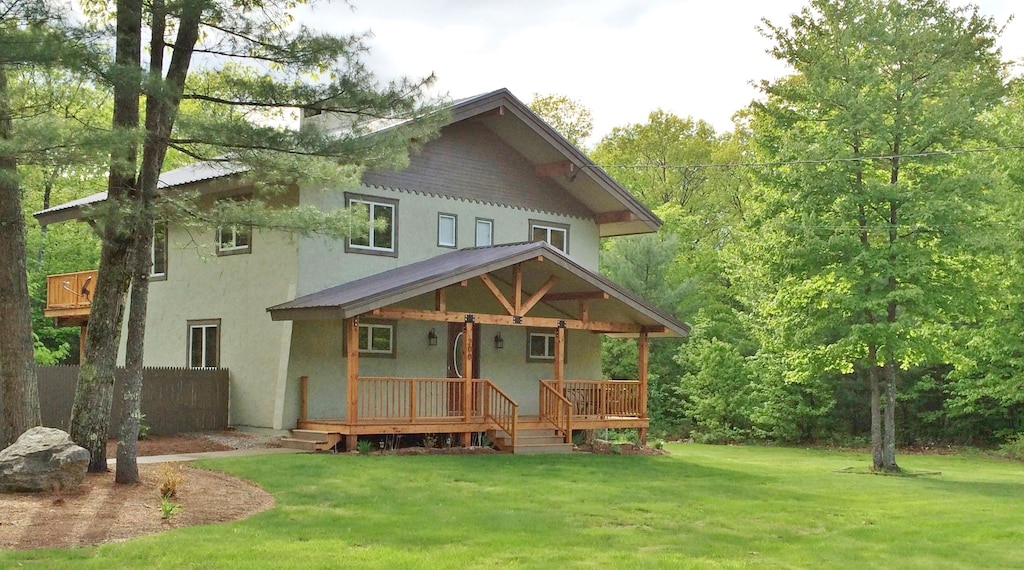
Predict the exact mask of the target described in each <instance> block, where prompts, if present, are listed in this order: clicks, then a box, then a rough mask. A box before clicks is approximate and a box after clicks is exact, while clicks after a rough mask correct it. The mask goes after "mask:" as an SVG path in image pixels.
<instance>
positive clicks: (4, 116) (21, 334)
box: [0, 66, 40, 447]
mask: <svg viewBox="0 0 1024 570" xmlns="http://www.w3.org/2000/svg"><path fill="white" fill-rule="evenodd" d="M7 97H8V91H7V71H6V69H5V68H4V67H3V66H0V141H6V140H9V139H10V138H12V136H13V129H14V127H13V123H12V121H11V111H10V106H9V104H8V98H7ZM25 263H26V261H25V214H24V212H22V211H21V188H20V186H19V184H18V163H17V160H16V159H15V158H14V157H13V156H0V315H2V316H3V325H0V394H2V397H0V402H2V405H0V412H2V414H0V415H2V417H3V420H2V422H0V443H2V444H3V447H7V446H8V445H10V444H12V443H14V441H15V440H16V439H18V436H20V435H21V434H22V433H23V432H24V431H25V430H27V429H28V428H30V427H33V426H37V425H39V423H40V422H39V393H38V385H37V383H36V361H35V352H34V348H33V342H32V316H31V313H30V310H29V296H28V270H27V268H26V265H25Z"/></svg>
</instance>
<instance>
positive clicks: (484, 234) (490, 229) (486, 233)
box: [476, 218, 494, 247]
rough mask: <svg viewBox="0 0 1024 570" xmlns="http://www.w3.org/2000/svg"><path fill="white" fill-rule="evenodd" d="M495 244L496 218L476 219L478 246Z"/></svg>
mask: <svg viewBox="0 0 1024 570" xmlns="http://www.w3.org/2000/svg"><path fill="white" fill-rule="evenodd" d="M485 245H494V220H485V219H483V218H477V219H476V246H477V247H482V246H485Z"/></svg>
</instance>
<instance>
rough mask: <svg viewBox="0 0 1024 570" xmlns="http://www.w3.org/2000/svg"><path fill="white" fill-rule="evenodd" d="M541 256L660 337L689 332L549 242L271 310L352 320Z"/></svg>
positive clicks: (385, 277)
mask: <svg viewBox="0 0 1024 570" xmlns="http://www.w3.org/2000/svg"><path fill="white" fill-rule="evenodd" d="M538 257H540V258H543V260H544V262H545V263H551V264H553V265H552V267H551V268H552V269H554V270H556V271H559V272H561V273H568V274H570V275H571V276H572V277H573V278H574V281H575V282H582V283H585V284H587V285H588V286H589V287H594V288H597V289H599V290H600V291H602V292H604V293H607V294H608V300H609V301H611V302H612V303H614V304H615V305H616V308H615V310H616V311H617V312H619V313H622V312H624V313H625V314H626V318H628V319H630V320H632V321H633V322H636V323H638V324H641V325H660V326H664V327H665V328H666V332H665V333H663V334H661V336H686V335H687V334H689V330H690V327H689V326H688V325H686V324H684V323H682V322H680V321H678V320H676V319H675V318H674V317H672V316H670V315H668V314H666V313H664V312H662V311H660V310H659V309H657V308H655V307H652V306H651V305H649V304H648V303H647V302H645V301H643V300H642V299H640V298H639V297H636V296H635V295H633V294H632V293H630V292H628V291H626V290H624V289H622V288H621V287H619V286H618V285H616V284H615V283H613V282H612V281H610V280H608V279H606V278H604V277H602V276H600V275H598V274H596V273H593V272H591V271H589V270H587V269H586V268H584V267H582V266H580V265H579V264H577V263H575V262H574V261H572V260H571V259H569V258H568V257H566V256H565V254H563V253H562V252H560V251H558V250H557V249H555V248H553V247H551V246H550V245H548V244H547V243H545V242H529V243H525V242H524V243H513V244H506V245H495V246H488V247H474V248H468V249H461V250H458V251H453V252H449V253H445V254H442V255H439V256H437V257H433V258H431V259H427V260H424V261H419V262H416V263H411V264H409V265H404V266H402V267H397V268H395V269H391V270H388V271H384V272H382V273H377V274H374V275H371V276H368V277H364V278H362V279H357V280H355V281H350V282H348V283H343V284H341V285H337V286H334V287H330V288H327V289H324V290H321V291H317V292H316V293H310V294H309V295H304V296H302V297H299V298H297V299H294V300H292V301H288V302H287V303H281V304H279V305H275V306H273V307H270V308H268V309H267V311H269V312H270V314H271V318H272V319H273V320H275V321H281V320H309V319H344V318H351V317H355V316H359V315H363V314H366V313H369V312H370V311H373V310H374V309H379V308H382V307H386V306H388V305H393V304H396V303H400V302H402V301H405V300H408V299H411V298H413V297H416V296H418V295H422V294H425V293H430V292H432V291H436V290H438V289H441V288H444V287H447V286H449V285H454V284H457V283H460V282H462V281H466V280H469V279H472V278H475V277H478V276H480V275H483V274H486V273H491V272H493V271H497V270H500V269H504V268H509V267H511V266H513V265H515V264H517V263H522V262H525V261H530V260H533V259H537V258H538ZM524 272H525V271H524Z"/></svg>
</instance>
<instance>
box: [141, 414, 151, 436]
mask: <svg viewBox="0 0 1024 570" xmlns="http://www.w3.org/2000/svg"><path fill="white" fill-rule="evenodd" d="M145 420H146V414H139V439H146V438H147V437H149V424H146V423H143V422H145Z"/></svg>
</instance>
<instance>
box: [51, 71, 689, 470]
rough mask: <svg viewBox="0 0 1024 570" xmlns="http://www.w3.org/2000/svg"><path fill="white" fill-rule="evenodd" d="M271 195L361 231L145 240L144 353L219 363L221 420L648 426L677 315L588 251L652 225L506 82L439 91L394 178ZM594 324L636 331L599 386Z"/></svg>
mask: <svg viewBox="0 0 1024 570" xmlns="http://www.w3.org/2000/svg"><path fill="white" fill-rule="evenodd" d="M310 120H327V119H325V118H323V117H319V116H318V117H311V118H310ZM240 180H241V179H240V177H238V176H237V173H236V172H232V171H231V170H226V169H225V168H224V167H223V166H218V165H214V164H207V163H198V164H194V165H191V166H187V167H183V168H179V169H177V170H173V171H170V172H167V173H165V174H164V175H163V176H162V177H161V184H162V186H163V187H164V188H165V190H164V191H173V190H174V189H188V190H195V191H199V192H201V193H203V194H208V195H210V196H211V197H214V198H216V197H228V196H238V195H242V194H244V193H245V192H246V188H245V187H244V185H243V183H241V182H240ZM104 198H105V196H104V195H102V194H98V195H95V196H91V197H88V198H85V199H82V200H79V201H76V202H71V203H68V204H64V205H61V206H56V207H54V208H50V209H48V210H45V211H43V212H40V213H38V214H37V218H38V219H39V220H40V222H41V223H44V224H47V223H54V222H58V221H62V220H70V219H79V218H80V217H81V215H82V209H83V207H84V206H86V205H88V204H91V203H95V202H97V201H100V200H103V199H104ZM280 200H281V201H282V203H289V204H302V205H313V206H316V207H318V208H321V209H335V208H341V207H345V206H350V207H351V206H356V207H360V208H365V209H366V210H367V211H368V213H369V217H370V219H374V220H378V223H377V224H376V225H375V226H374V227H373V229H372V230H371V231H370V232H369V233H368V235H366V236H365V237H361V238H351V239H344V240H335V239H328V238H302V237H295V236H292V235H288V234H285V233H281V232H272V231H260V230H251V229H248V228H224V229H222V230H220V231H218V232H210V235H207V236H197V235H195V232H194V231H191V232H190V231H186V230H185V229H183V228H177V227H174V226H171V227H166V226H161V227H160V228H159V231H158V235H157V237H156V239H155V240H154V247H153V260H154V266H153V279H154V282H153V283H152V284H151V286H150V294H149V298H150V300H149V303H150V304H149V310H148V320H147V333H146V357H145V360H146V365H147V366H188V367H225V368H228V369H229V370H230V378H231V380H230V418H231V423H232V424H233V425H237V426H252V427H261V428H273V429H275V430H284V429H290V428H300V430H309V431H297V432H296V433H297V434H299V435H301V436H302V437H312V439H316V440H318V441H320V442H321V444H320V445H321V447H324V446H326V445H332V444H334V443H336V442H337V441H339V440H341V439H345V443H346V446H347V447H348V448H349V449H351V448H352V447H353V446H354V444H355V442H356V438H357V437H358V436H360V435H368V434H391V433H399V434H400V433H445V434H462V435H461V439H462V441H464V442H468V441H469V436H470V434H472V433H484V432H486V433H489V434H490V435H491V437H492V439H493V440H495V441H496V442H498V443H499V444H502V445H503V446H504V447H506V448H512V449H516V448H518V449H520V450H526V449H528V446H527V445H526V443H525V441H526V435H525V434H526V433H527V432H526V431H525V430H527V429H531V430H545V431H547V432H548V433H549V434H550V435H553V434H556V433H557V435H558V437H559V438H560V439H562V440H564V441H566V442H568V441H569V438H570V436H571V432H572V430H574V429H594V428H598V427H634V428H638V429H639V430H641V433H644V432H645V431H646V428H647V426H648V419H647V414H646V393H647V385H646V384H647V383H646V373H647V363H646V359H647V340H648V339H649V338H651V337H654V336H679V335H685V334H686V333H687V330H688V327H687V326H686V325H684V324H683V323H680V322H678V321H677V320H675V319H674V318H672V317H671V316H669V315H666V314H664V313H662V312H660V311H658V310H657V309H655V308H653V307H651V306H650V305H649V304H647V303H645V302H644V301H643V300H641V299H638V298H637V297H635V296H634V295H632V294H630V293H628V292H626V291H624V290H622V289H621V288H619V287H617V286H616V285H614V284H613V283H611V282H610V281H608V280H607V279H605V278H603V277H601V276H600V275H598V273H597V266H598V250H599V242H600V240H601V238H603V237H609V236H619V235H630V234H639V233H647V232H653V231H656V230H657V228H658V226H659V225H660V223H661V222H660V221H659V220H658V219H657V217H656V216H655V215H654V214H653V213H652V212H651V211H650V210H648V209H647V208H646V207H644V206H643V205H642V204H641V203H640V202H639V201H637V200H636V199H635V198H634V197H633V196H632V195H630V194H629V192H627V191H626V190H625V189H624V188H623V187H621V186H620V185H619V184H618V183H617V182H616V181H615V180H613V179H612V178H611V177H610V176H608V174H606V173H605V172H604V171H603V170H602V169H601V168H599V167H597V166H596V165H594V164H593V163H592V162H591V161H590V160H589V159H588V158H587V157H586V156H585V155H584V154H583V153H582V152H580V151H579V150H578V149H577V148H575V147H574V146H572V145H571V144H570V143H568V142H567V141H566V140H565V139H564V138H563V137H562V136H560V135H559V134H558V133H557V132H555V131H554V130H553V129H552V128H551V127H550V126H549V125H547V124H546V123H544V121H542V120H541V119H540V118H539V117H538V116H537V115H535V114H534V113H533V112H531V111H530V110H529V108H528V107H526V106H525V105H524V104H523V103H522V102H520V101H519V100H518V99H516V98H515V97H514V96H513V95H512V94H511V93H509V92H508V91H507V90H504V89H502V90H498V91H495V92H492V93H488V94H485V95H481V96H478V97H473V98H469V99H465V100H461V101H458V102H456V103H454V104H453V106H452V109H451V113H450V117H449V119H448V120H447V122H446V124H444V125H443V126H442V128H441V130H440V136H439V137H437V138H436V139H434V140H432V141H431V142H429V143H427V144H426V145H425V147H424V148H423V150H422V152H421V153H419V154H417V155H415V156H413V157H412V158H411V161H410V164H409V166H408V167H407V168H405V169H403V170H401V171H399V172H367V173H365V174H364V175H363V177H362V184H361V185H360V186H359V187H358V188H332V187H310V186H302V187H297V188H294V189H293V190H292V191H290V192H288V193H286V194H284V195H283V196H282V197H281V198H280ZM197 243H200V244H205V245H199V246H197V245H196V244H197ZM65 288H67V287H65ZM602 334H607V335H614V336H622V337H633V338H636V339H637V342H638V343H639V346H640V350H639V354H640V357H639V358H640V361H639V363H638V365H639V370H640V372H639V378H637V379H633V380H630V381H609V380H603V379H602V377H601V358H600V335H602ZM122 354H123V352H122ZM536 433H537V432H531V435H534V434H536ZM310 434H313V435H312V436H310ZM536 441H541V440H536ZM517 444H518V445H517Z"/></svg>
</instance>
